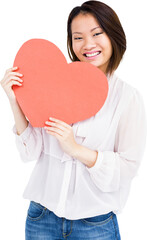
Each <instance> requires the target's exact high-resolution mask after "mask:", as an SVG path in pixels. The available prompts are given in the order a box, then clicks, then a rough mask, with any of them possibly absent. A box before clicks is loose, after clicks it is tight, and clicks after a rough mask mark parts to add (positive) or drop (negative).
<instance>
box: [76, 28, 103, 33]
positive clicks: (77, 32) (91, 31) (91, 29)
mask: <svg viewBox="0 0 147 240" xmlns="http://www.w3.org/2000/svg"><path fill="white" fill-rule="evenodd" d="M96 28H100V27H95V28H92V29H91V30H90V32H92V31H94V30H95V29H96ZM72 34H82V33H81V32H73V33H72Z"/></svg>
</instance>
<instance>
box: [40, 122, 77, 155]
mask: <svg viewBox="0 0 147 240" xmlns="http://www.w3.org/2000/svg"><path fill="white" fill-rule="evenodd" d="M49 119H50V120H51V121H46V122H45V124H46V125H49V126H50V127H49V126H45V127H44V129H45V130H46V131H47V133H49V134H51V135H53V136H55V137H56V138H57V139H58V140H59V142H60V145H61V147H62V149H63V151H64V152H66V153H67V154H69V155H71V156H73V155H74V152H75V151H76V149H77V145H78V144H77V143H76V141H75V139H74V134H73V128H72V127H71V126H70V125H68V124H67V123H65V122H63V121H60V120H58V119H55V118H49Z"/></svg>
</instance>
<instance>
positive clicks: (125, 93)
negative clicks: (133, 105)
mask: <svg viewBox="0 0 147 240" xmlns="http://www.w3.org/2000/svg"><path fill="white" fill-rule="evenodd" d="M109 82H110V83H109V84H110V86H111V84H112V85H113V89H114V86H115V88H116V90H117V91H119V92H121V96H122V97H123V98H127V99H131V98H133V97H136V98H138V99H142V96H141V93H140V92H139V90H138V89H136V88H135V87H134V86H132V85H131V84H129V83H128V82H127V81H124V80H123V79H121V78H120V77H119V76H117V75H116V74H113V75H112V76H111V77H110V78H109Z"/></svg>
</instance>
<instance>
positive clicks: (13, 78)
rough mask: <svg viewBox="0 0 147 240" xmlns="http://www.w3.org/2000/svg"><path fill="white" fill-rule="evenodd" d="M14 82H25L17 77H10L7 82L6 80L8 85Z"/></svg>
mask: <svg viewBox="0 0 147 240" xmlns="http://www.w3.org/2000/svg"><path fill="white" fill-rule="evenodd" d="M13 80H17V81H19V82H23V80H22V79H21V78H19V77H15V76H10V77H9V78H8V79H7V80H6V83H8V82H10V81H13Z"/></svg>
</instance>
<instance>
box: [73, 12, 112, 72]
mask: <svg viewBox="0 0 147 240" xmlns="http://www.w3.org/2000/svg"><path fill="white" fill-rule="evenodd" d="M71 31H72V48H73V51H74V53H75V55H76V57H77V58H78V59H79V60H80V61H82V62H89V63H91V64H93V65H94V66H96V67H99V69H101V70H102V71H103V72H104V73H106V72H107V71H106V70H107V67H108V64H109V60H110V58H111V56H112V45H111V41H110V39H109V37H108V36H107V34H106V33H105V32H104V31H103V30H102V29H101V28H100V27H99V23H98V22H97V20H96V19H95V17H93V15H91V14H88V13H87V14H83V13H80V14H78V16H76V17H75V18H74V19H73V21H72V24H71Z"/></svg>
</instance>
